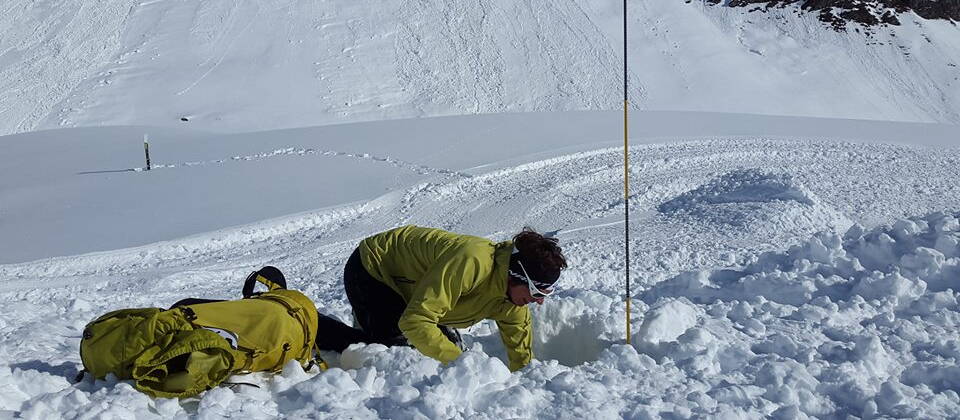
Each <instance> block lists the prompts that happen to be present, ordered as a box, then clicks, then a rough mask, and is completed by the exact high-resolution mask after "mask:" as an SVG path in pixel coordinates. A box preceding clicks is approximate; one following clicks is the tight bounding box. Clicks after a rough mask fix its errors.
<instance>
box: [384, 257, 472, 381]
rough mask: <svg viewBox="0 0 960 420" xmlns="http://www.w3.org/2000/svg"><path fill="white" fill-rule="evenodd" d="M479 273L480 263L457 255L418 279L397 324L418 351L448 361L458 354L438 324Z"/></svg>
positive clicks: (440, 263)
mask: <svg viewBox="0 0 960 420" xmlns="http://www.w3.org/2000/svg"><path fill="white" fill-rule="evenodd" d="M479 275H482V273H481V265H480V264H479V261H477V260H476V258H473V257H471V256H469V255H463V254H461V255H456V256H454V257H452V258H450V259H448V260H446V261H443V262H439V263H438V264H436V265H435V266H434V267H432V268H431V269H430V270H429V271H427V273H426V274H425V275H424V278H422V279H420V280H418V281H417V287H416V289H414V291H413V296H411V298H410V301H409V302H407V309H406V310H404V311H403V314H402V315H401V316H400V321H399V322H398V323H397V326H399V327H400V331H402V332H403V335H404V336H405V337H406V338H407V341H408V342H409V343H410V344H411V345H413V346H414V347H416V349H417V350H420V352H421V353H423V354H425V355H427V356H430V357H432V358H434V359H437V360H439V361H441V362H444V363H447V362H450V361H453V360H454V359H456V358H457V357H459V356H460V353H462V352H461V351H460V349H459V348H457V346H456V345H454V344H453V343H451V342H450V340H448V339H447V338H446V336H444V335H443V333H442V332H440V329H439V328H438V327H437V324H438V322H439V321H440V318H442V317H443V316H444V315H445V314H446V313H447V312H448V311H449V310H450V309H451V308H453V307H454V306H455V305H456V304H457V300H459V299H460V294H461V293H462V292H464V291H465V290H469V288H470V287H472V285H473V284H474V282H475V281H476V279H477V278H478V276H479Z"/></svg>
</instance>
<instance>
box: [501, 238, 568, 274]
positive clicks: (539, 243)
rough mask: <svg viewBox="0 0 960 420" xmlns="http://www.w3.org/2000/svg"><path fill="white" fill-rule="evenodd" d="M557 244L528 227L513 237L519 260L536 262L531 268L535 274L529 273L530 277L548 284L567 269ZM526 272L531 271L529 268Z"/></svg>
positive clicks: (552, 239)
mask: <svg viewBox="0 0 960 420" xmlns="http://www.w3.org/2000/svg"><path fill="white" fill-rule="evenodd" d="M557 242H558V241H557V239H556V238H548V237H546V236H543V235H541V234H540V233H538V232H537V231H535V230H533V229H531V228H529V227H525V228H523V231H521V232H520V233H518V234H516V235H514V237H513V247H514V248H516V250H517V252H518V253H519V254H520V257H521V259H522V260H523V261H529V262H536V266H535V267H533V271H535V272H536V273H530V274H531V276H533V277H535V278H538V279H541V281H546V282H550V283H552V282H554V281H556V279H557V278H558V277H559V276H560V271H561V270H563V269H565V268H567V259H566V257H564V256H563V250H562V249H561V248H560V246H559V245H557ZM527 270H531V267H527Z"/></svg>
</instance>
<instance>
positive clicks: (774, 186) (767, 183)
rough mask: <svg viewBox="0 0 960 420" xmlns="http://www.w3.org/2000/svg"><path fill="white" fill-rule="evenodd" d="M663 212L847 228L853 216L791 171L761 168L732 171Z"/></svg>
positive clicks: (780, 225)
mask: <svg viewBox="0 0 960 420" xmlns="http://www.w3.org/2000/svg"><path fill="white" fill-rule="evenodd" d="M657 210H658V211H659V212H660V213H661V214H664V215H667V216H672V217H679V218H682V219H684V220H694V221H697V222H699V223H703V222H706V223H711V224H717V225H727V226H731V227H736V228H771V229H783V230H797V229H803V230H804V231H806V232H808V233H813V232H816V231H820V230H826V229H846V228H847V227H849V226H850V224H851V222H850V221H849V220H848V219H847V218H846V217H845V216H843V215H842V214H840V213H838V212H837V211H836V210H834V209H831V208H829V207H828V206H826V205H825V204H823V203H822V202H821V201H820V200H819V199H818V198H817V197H816V196H815V195H814V194H813V193H812V192H811V191H809V190H808V189H807V188H806V187H805V186H804V185H803V184H801V183H800V182H799V181H798V180H797V179H795V178H794V177H793V176H792V175H790V174H786V173H772V172H766V171H762V170H759V169H743V170H737V171H732V172H728V173H726V174H723V175H721V176H719V177H717V178H714V179H713V180H711V181H710V182H708V183H707V184H705V185H701V186H700V187H697V188H695V189H693V190H690V191H687V192H685V193H683V194H680V195H679V196H677V197H675V198H673V199H672V200H669V201H666V202H664V203H662V204H660V205H659V206H657Z"/></svg>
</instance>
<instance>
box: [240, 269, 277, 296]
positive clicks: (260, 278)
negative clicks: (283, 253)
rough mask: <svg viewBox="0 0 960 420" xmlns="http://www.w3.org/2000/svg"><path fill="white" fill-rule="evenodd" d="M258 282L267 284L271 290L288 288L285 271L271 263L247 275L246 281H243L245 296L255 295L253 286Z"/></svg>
mask: <svg viewBox="0 0 960 420" xmlns="http://www.w3.org/2000/svg"><path fill="white" fill-rule="evenodd" d="M257 283H260V284H263V285H264V286H267V290H269V291H274V290H279V289H286V288H287V279H285V278H284V277H283V273H282V272H280V270H279V269H278V268H277V267H274V266H270V265H268V266H266V267H263V268H261V269H259V270H257V271H254V272H252V273H250V275H249V276H247V279H246V281H244V282H243V297H245V298H248V297H250V296H253V295H255V294H256V293H254V292H253V288H254V286H256V285H257Z"/></svg>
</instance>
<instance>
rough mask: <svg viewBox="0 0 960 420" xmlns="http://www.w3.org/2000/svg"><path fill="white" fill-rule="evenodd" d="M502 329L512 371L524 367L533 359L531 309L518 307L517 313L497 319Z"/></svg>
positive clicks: (501, 337)
mask: <svg viewBox="0 0 960 420" xmlns="http://www.w3.org/2000/svg"><path fill="white" fill-rule="evenodd" d="M497 328H499V329H500V339H501V340H502V341H503V347H505V348H506V349H507V357H508V358H509V359H510V371H511V372H514V371H517V370H520V369H522V368H523V367H524V366H526V365H527V364H529V363H530V360H533V322H532V321H531V316H530V309H529V308H527V307H519V308H517V313H516V314H515V315H514V316H512V317H508V318H504V319H501V320H497Z"/></svg>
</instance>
